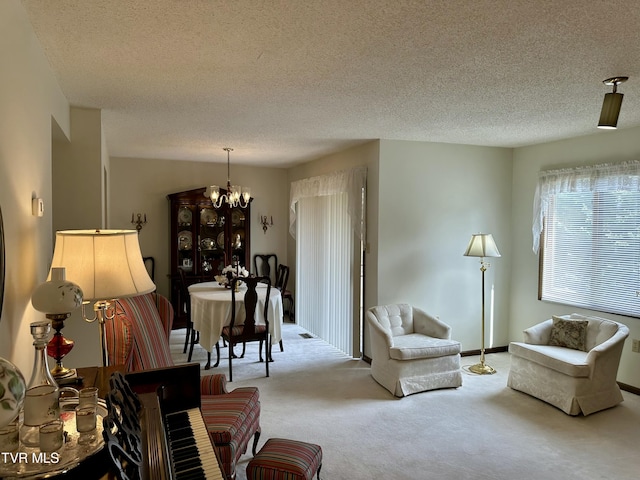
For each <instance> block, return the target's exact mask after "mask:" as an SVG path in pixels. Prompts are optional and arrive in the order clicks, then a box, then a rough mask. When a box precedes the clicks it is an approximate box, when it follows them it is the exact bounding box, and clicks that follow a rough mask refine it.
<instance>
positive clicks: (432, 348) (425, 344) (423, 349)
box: [389, 333, 460, 360]
mask: <svg viewBox="0 0 640 480" xmlns="http://www.w3.org/2000/svg"><path fill="white" fill-rule="evenodd" d="M458 353H460V342H456V341H455V340H445V339H442V338H433V337H428V336H426V335H422V334H420V333H412V334H410V335H398V336H397V337H393V347H391V348H390V349H389V356H390V357H391V358H393V359H394V360H415V359H418V358H434V357H445V356H447V355H457V354H458Z"/></svg>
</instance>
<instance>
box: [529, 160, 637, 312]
mask: <svg viewBox="0 0 640 480" xmlns="http://www.w3.org/2000/svg"><path fill="white" fill-rule="evenodd" d="M534 203H535V204H536V207H537V208H536V210H534V228H533V234H534V250H535V249H537V248H538V247H539V246H541V247H542V248H541V252H540V253H541V260H542V262H541V291H540V298H541V299H542V300H547V301H552V302H558V303H563V304H568V305H572V306H577V307H582V308H588V309H592V310H598V311H604V312H609V313H617V314H621V315H630V316H640V297H639V295H640V163H638V162H627V163H621V164H606V165H595V166H589V167H579V168H574V169H563V170H552V171H548V172H541V174H540V178H539V181H538V188H537V191H536V201H535V202H534ZM542 227H544V228H542ZM540 233H542V235H540ZM536 235H537V239H540V238H542V242H543V243H542V245H540V244H539V243H537V242H538V240H537V239H536Z"/></svg>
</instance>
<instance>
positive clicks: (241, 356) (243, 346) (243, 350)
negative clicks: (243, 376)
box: [240, 342, 247, 358]
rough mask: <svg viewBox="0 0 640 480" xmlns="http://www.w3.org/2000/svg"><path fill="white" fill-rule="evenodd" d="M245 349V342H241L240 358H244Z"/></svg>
mask: <svg viewBox="0 0 640 480" xmlns="http://www.w3.org/2000/svg"><path fill="white" fill-rule="evenodd" d="M246 349H247V342H242V355H240V358H244V352H245V351H246Z"/></svg>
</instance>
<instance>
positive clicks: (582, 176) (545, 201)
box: [531, 160, 640, 253]
mask: <svg viewBox="0 0 640 480" xmlns="http://www.w3.org/2000/svg"><path fill="white" fill-rule="evenodd" d="M611 191H632V192H640V161H637V160H636V161H631V162H623V163H606V164H601V165H589V166H583V167H575V168H563V169H557V170H543V171H541V172H540V174H539V176H538V184H537V186H536V193H535V197H534V200H533V226H532V229H531V232H532V234H533V251H534V253H538V251H539V249H540V234H541V233H542V228H543V225H544V218H545V216H547V213H548V212H549V202H550V201H551V199H552V198H553V196H555V195H557V194H560V193H589V192H590V193H596V192H611Z"/></svg>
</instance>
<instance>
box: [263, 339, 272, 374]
mask: <svg viewBox="0 0 640 480" xmlns="http://www.w3.org/2000/svg"><path fill="white" fill-rule="evenodd" d="M265 350H266V354H267V361H266V362H264V363H265V365H266V366H267V377H268V376H269V363H271V362H269V359H270V358H271V340H270V339H269V336H268V335H267V344H266V345H265Z"/></svg>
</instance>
